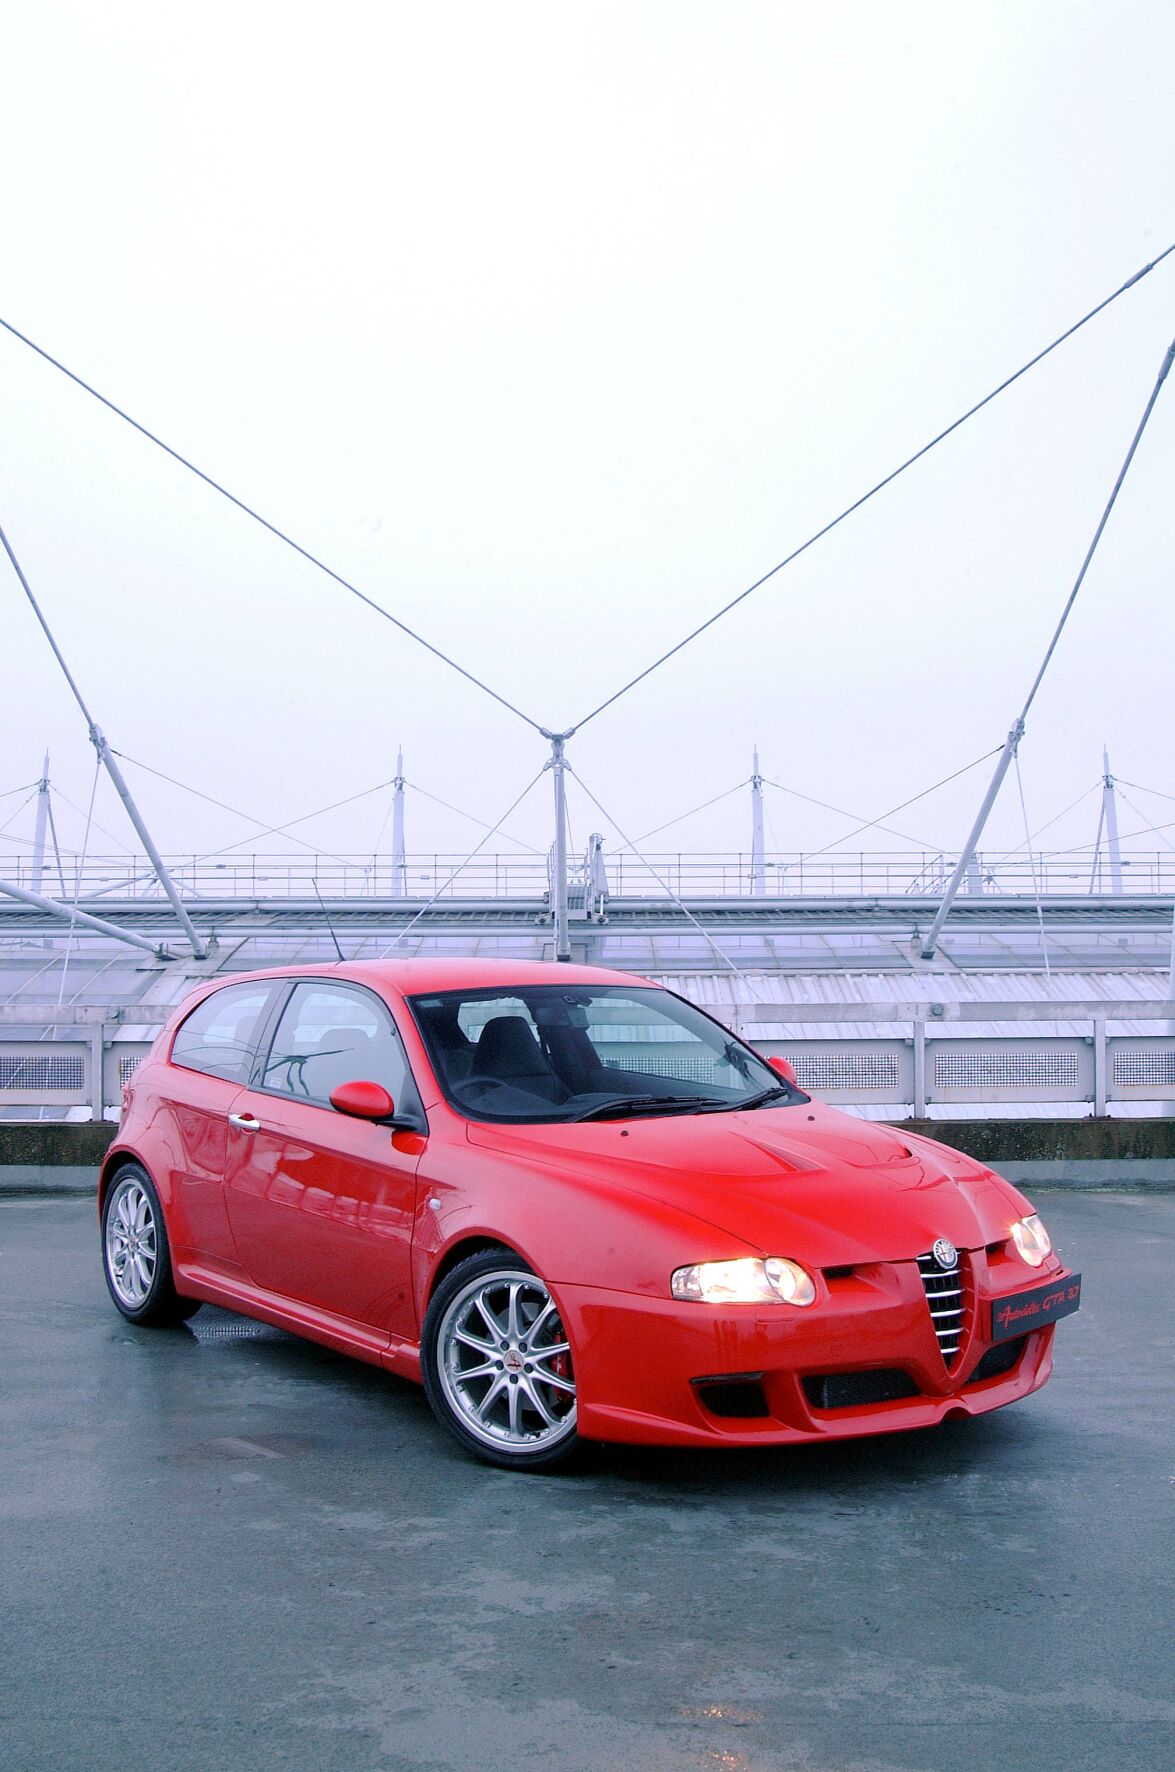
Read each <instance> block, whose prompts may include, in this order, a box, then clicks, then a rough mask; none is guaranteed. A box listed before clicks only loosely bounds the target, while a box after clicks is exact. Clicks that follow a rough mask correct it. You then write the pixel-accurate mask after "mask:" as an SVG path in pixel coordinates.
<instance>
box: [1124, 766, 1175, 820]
mask: <svg viewBox="0 0 1175 1772" xmlns="http://www.w3.org/2000/svg"><path fill="white" fill-rule="evenodd" d="M1114 782H1115V785H1116V784H1117V783H1118V782H1121V783H1122V785H1123V787H1127V788H1133V789H1134V791H1135V793H1136V794H1154V796H1155V798H1156V799H1158V800H1175V794H1165V793H1164V792H1163V790H1162V788H1144V787H1143V785H1142V783H1141V782H1140V781H1127V780H1126V778H1125V776H1123V775H1115V776H1114ZM1135 810H1136V811H1137V810H1138V809H1137V807H1136V808H1135ZM1138 816H1139V818H1141V817H1142V816H1143V815H1142V813H1141V812H1139V814H1138Z"/></svg>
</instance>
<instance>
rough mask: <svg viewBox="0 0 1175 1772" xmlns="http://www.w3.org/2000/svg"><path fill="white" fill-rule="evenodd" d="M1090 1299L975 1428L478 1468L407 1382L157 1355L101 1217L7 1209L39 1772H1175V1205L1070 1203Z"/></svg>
mask: <svg viewBox="0 0 1175 1772" xmlns="http://www.w3.org/2000/svg"><path fill="white" fill-rule="evenodd" d="M1040 1205H1041V1208H1042V1211H1043V1214H1044V1216H1045V1217H1046V1219H1047V1221H1048V1222H1049V1223H1050V1226H1051V1228H1052V1230H1053V1234H1054V1237H1055V1238H1056V1240H1057V1242H1058V1243H1059V1245H1060V1247H1061V1250H1062V1253H1063V1254H1064V1255H1065V1257H1066V1259H1067V1260H1069V1261H1070V1262H1071V1263H1072V1264H1073V1265H1074V1266H1076V1267H1079V1268H1080V1269H1081V1270H1082V1271H1083V1273H1084V1276H1085V1279H1084V1299H1083V1306H1082V1310H1081V1312H1080V1314H1079V1315H1078V1316H1077V1317H1075V1318H1072V1319H1070V1320H1068V1321H1066V1322H1064V1323H1062V1324H1061V1325H1060V1327H1059V1329H1058V1341H1059V1357H1058V1367H1057V1372H1056V1374H1055V1376H1054V1378H1053V1380H1052V1382H1051V1383H1050V1384H1049V1385H1048V1386H1047V1387H1046V1388H1045V1390H1044V1391H1042V1392H1040V1393H1039V1394H1038V1395H1037V1396H1035V1397H1032V1398H1029V1399H1028V1400H1026V1401H1025V1402H1022V1403H1019V1404H1017V1405H1014V1406H1013V1407H1012V1408H1010V1409H1007V1410H1004V1411H1002V1412H1000V1413H997V1414H995V1415H993V1416H989V1417H987V1418H985V1419H984V1420H982V1421H978V1422H970V1423H960V1424H950V1425H947V1426H944V1427H941V1428H937V1429H933V1430H930V1431H927V1432H921V1433H916V1434H903V1435H893V1436H887V1437H885V1438H881V1439H873V1440H863V1441H857V1442H855V1443H852V1444H845V1445H841V1446H838V1447H818V1448H807V1447H805V1448H800V1449H792V1450H779V1451H772V1452H758V1453H744V1454H738V1455H736V1454H727V1453H713V1454H697V1453H689V1454H683V1453H676V1452H675V1453H668V1452H658V1451H654V1450H633V1449H619V1448H612V1449H602V1450H599V1451H597V1452H594V1453H593V1455H592V1456H591V1458H590V1459H589V1461H588V1463H587V1465H586V1468H584V1469H583V1470H582V1471H580V1472H578V1473H576V1474H573V1475H567V1476H559V1477H521V1476H514V1475H510V1474H507V1473H500V1472H496V1471H493V1470H490V1469H487V1468H485V1467H483V1466H480V1465H477V1464H475V1463H472V1462H468V1461H467V1460H466V1459H465V1458H464V1457H463V1456H462V1454H461V1453H460V1452H459V1450H458V1449H457V1448H456V1447H455V1445H454V1444H453V1442H452V1441H450V1439H449V1438H448V1436H447V1435H446V1434H445V1433H444V1432H443V1431H442V1430H441V1429H440V1428H439V1427H438V1426H437V1425H436V1424H435V1423H434V1422H433V1420H432V1417H431V1416H430V1414H429V1412H428V1409H427V1406H426V1404H425V1402H424V1398H423V1394H422V1393H421V1392H420V1391H418V1390H417V1389H415V1388H414V1387H413V1386H411V1385H408V1384H406V1383H403V1382H401V1381H398V1380H396V1379H394V1378H391V1377H389V1376H386V1375H384V1374H381V1373H379V1372H377V1371H375V1370H374V1369H372V1368H368V1367H365V1366H361V1365H358V1364H355V1363H353V1362H350V1361H347V1360H344V1359H342V1358H341V1357H337V1356H335V1355H333V1354H330V1353H328V1352H326V1351H324V1350H320V1349H317V1348H314V1347H312V1346H310V1345H309V1344H307V1343H304V1342H299V1341H296V1340H294V1339H292V1338H291V1337H288V1336H285V1335H282V1334H279V1333H278V1332H277V1331H274V1330H268V1329H266V1330H262V1329H260V1328H259V1327H256V1328H255V1327H253V1326H250V1325H246V1324H245V1323H244V1322H243V1321H242V1319H239V1318H232V1317H229V1316H227V1315H225V1314H224V1313H221V1312H213V1311H207V1310H206V1311H203V1312H201V1313H200V1314H199V1315H198V1316H197V1317H196V1318H195V1319H194V1320H193V1323H192V1324H191V1325H190V1328H189V1329H188V1330H177V1331H167V1332H162V1331H150V1330H134V1329H131V1328H130V1327H129V1326H128V1325H126V1324H125V1323H124V1322H123V1321H122V1319H121V1318H120V1317H118V1316H117V1315H116V1313H115V1311H114V1308H113V1306H112V1305H111V1304H110V1303H109V1301H108V1298H107V1295H106V1291H105V1288H104V1285H103V1282H102V1278H101V1274H100V1271H99V1265H98V1239H97V1233H96V1228H95V1223H94V1208H93V1204H92V1202H90V1201H80V1200H68V1199H66V1200H63V1199H35V1198H25V1199H11V1200H5V1201H0V1262H2V1267H0V1275H2V1279H3V1288H2V1292H0V1534H2V1536H0V1767H3V1768H4V1772H34V1769H35V1772H45V1769H48V1768H54V1769H56V1768H62V1769H66V1768H68V1769H69V1772H105V1769H107V1768H111V1769H114V1768H117V1769H118V1772H140V1769H142V1772H147V1769H148V1768H150V1769H151V1772H157V1769H158V1768H160V1767H165V1768H167V1769H168V1772H213V1769H220V1768H231V1769H233V1772H236V1769H240V1772H253V1769H254V1768H256V1769H265V1772H268V1769H270V1768H295V1769H297V1772H302V1769H305V1772H364V1769H366V1768H379V1769H380V1772H385V1769H386V1772H400V1769H401V1768H412V1769H413V1772H466V1769H467V1768H477V1769H478V1772H507V1769H513V1768H515V1767H520V1768H521V1767H527V1766H543V1767H544V1768H554V1769H557V1772H613V1769H619V1768H625V1769H639V1772H760V1769H761V1772H783V1769H787V1772H923V1769H927V1772H929V1769H930V1768H934V1769H935V1772H956V1769H959V1772H961V1769H962V1768H993V1769H998V1772H1004V1769H1011V1768H1016V1769H1020V1768H1025V1769H1034V1768H1036V1767H1038V1766H1039V1767H1049V1768H1053V1767H1063V1768H1065V1769H1066V1772H1073V1769H1080V1768H1099V1769H1101V1768H1114V1769H1115V1772H1118V1769H1135V1768H1139V1769H1141V1768H1147V1769H1148V1772H1149V1769H1152V1768H1153V1769H1155V1772H1158V1769H1159V1768H1162V1769H1163V1772H1169V1769H1170V1768H1171V1767H1172V1766H1173V1765H1175V1673H1173V1668H1175V1654H1173V1648H1172V1640H1173V1639H1172V1619H1173V1611H1172V1588H1173V1572H1175V1535H1173V1533H1172V1512H1173V1510H1175V1429H1173V1422H1175V1385H1173V1360H1172V1355H1173V1351H1175V1342H1173V1336H1172V1316H1173V1312H1172V1299H1171V1293H1172V1246H1173V1239H1175V1196H1172V1195H1169V1194H1168V1195H1155V1194H1150V1195H1143V1194H1140V1195H1130V1194H1109V1195H1107V1194H1096V1195H1095V1194H1089V1195H1079V1194H1074V1193H1072V1192H1066V1193H1064V1194H1061V1193H1057V1194H1053V1195H1049V1196H1044V1195H1042V1196H1040Z"/></svg>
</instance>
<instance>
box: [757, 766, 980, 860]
mask: <svg viewBox="0 0 1175 1772" xmlns="http://www.w3.org/2000/svg"><path fill="white" fill-rule="evenodd" d="M1000 749H1001V746H999V745H998V744H997V745H993V746H992V748H991V750H990V751H984V753H983V755H982V757H976V758H975V760H974V762H972V763H964V765H963V767H962V768H961V769H956V770H955V771H954V773H953V774H951V775H944V776H943V778H942V780H941V781H936V782H935V783H934V784H933V786H932V787H928V788H923V789H922V792H921V793H920V794H912V795H911V796H910V798H909V799H908V800H903V801H902V803H901V805H900V806H891V807H890V809H889V811H888V812H883V813H882V814H881V817H880V818H871V819H869V820H868V821H867V823H865V824H862V825H858V826H857V828H856V830H855V831H849V832H848V833H847V834H846V835H845V836H843V837H836V838H834V840H833V841H832V842H831V843H825V845H824V847H823V848H822V849H813V850H811V851H810V853H809V854H807V855H805V857H804V860H805V861H815V859H816V857H817V856H818V855H826V854H827V853H828V851H829V850H830V849H837V848H839V847H840V845H841V844H842V843H850V842H851V841H852V839H853V838H854V837H859V836H860V835H861V832H862V831H871V830H875V829H876V830H884V829H885V825H884V824H883V823H882V820H883V819H887V818H892V817H893V816H894V814H895V812H904V811H905V810H906V807H907V806H914V805H916V804H917V802H918V801H919V800H925V799H927V798H928V796H929V795H931V794H934V793H937V792H938V790H939V788H945V787H946V786H947V785H948V783H950V782H952V781H958V779H959V777H960V776H961V775H967V774H968V773H969V772H970V771H971V770H972V769H978V767H979V765H980V764H981V763H986V762H987V760H988V758H989V757H994V756H995V755H996V753H997V752H998V751H999V750H1000ZM771 785H772V786H773V787H774V786H776V785H777V784H776V783H774V782H773V783H772V784H771ZM906 840H907V842H909V841H910V839H909V838H907V839H906ZM933 847H935V845H933V844H931V848H933Z"/></svg>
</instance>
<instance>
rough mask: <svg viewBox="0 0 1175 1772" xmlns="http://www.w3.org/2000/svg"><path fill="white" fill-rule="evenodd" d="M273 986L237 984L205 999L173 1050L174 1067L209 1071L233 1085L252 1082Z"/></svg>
mask: <svg viewBox="0 0 1175 1772" xmlns="http://www.w3.org/2000/svg"><path fill="white" fill-rule="evenodd" d="M272 990H273V985H272V984H271V983H270V982H269V981H268V980H266V982H265V983H264V984H235V985H229V986H228V988H227V989H226V990H223V991H214V992H213V993H212V995H211V996H210V997H205V999H204V1001H203V1002H202V1003H201V1004H199V1005H198V1006H197V1007H196V1008H195V1009H193V1011H192V1013H191V1014H190V1015H189V1016H188V1018H187V1020H186V1021H185V1022H183V1023H182V1025H181V1026H180V1029H179V1031H178V1033H177V1034H176V1036H175V1040H174V1042H173V1044H172V1048H171V1062H172V1064H181V1065H183V1066H184V1068H185V1069H186V1070H190V1071H206V1072H207V1073H208V1075H209V1076H212V1077H224V1078H226V1079H227V1081H228V1082H230V1083H244V1082H247V1081H248V1075H249V1060H250V1057H251V1053H252V1046H253V1039H254V1036H255V1035H256V1032H257V1026H258V1023H259V1022H260V1020H261V1017H262V1014H263V1013H264V1010H265V1005H266V1004H267V1003H268V1001H269V998H270V993H271V992H272Z"/></svg>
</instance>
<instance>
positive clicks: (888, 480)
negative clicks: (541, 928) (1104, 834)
mask: <svg viewBox="0 0 1175 1772" xmlns="http://www.w3.org/2000/svg"><path fill="white" fill-rule="evenodd" d="M1173 252H1175V242H1172V244H1171V245H1170V246H1168V247H1167V248H1166V250H1165V251H1163V252H1160V253H1159V255H1158V257H1157V258H1153V259H1151V261H1150V263H1149V264H1145V265H1143V267H1142V269H1141V270H1138V271H1135V273H1134V275H1133V277H1128V278H1127V280H1126V282H1125V283H1123V284H1121V285H1120V287H1119V288H1117V289H1115V290H1114V292H1113V294H1112V295H1108V296H1106V298H1105V300H1104V301H1100V302H1099V303H1098V305H1097V306H1096V308H1091V309H1090V310H1089V312H1088V314H1083V315H1082V317H1081V319H1080V320H1077V321H1075V322H1074V324H1073V325H1072V326H1070V327H1068V328H1067V329H1066V331H1064V332H1062V333H1061V334H1060V336H1059V337H1058V338H1055V339H1054V340H1053V342H1052V344H1050V345H1046V346H1045V348H1044V350H1043V351H1038V352H1037V353H1036V355H1035V357H1030V358H1029V360H1028V362H1027V363H1024V364H1022V365H1021V367H1020V368H1019V369H1017V370H1016V371H1015V372H1014V373H1013V374H1012V375H1009V376H1007V377H1006V378H1005V380H1003V381H1002V382H1000V384H999V386H998V387H995V388H993V389H992V390H991V392H990V393H989V394H985V395H984V396H983V399H982V400H977V401H976V403H975V405H974V406H970V407H968V409H967V411H966V412H964V413H963V414H962V415H961V416H960V417H959V418H957V419H955V421H954V423H953V424H949V425H948V426H947V427H946V429H945V430H943V431H939V433H938V435H937V436H935V437H932V438H931V439H930V441H929V442H928V443H924V444H923V445H922V447H921V449H918V450H916V451H915V453H914V454H913V455H911V456H908V457H907V458H906V460H905V461H904V462H902V463H901V465H900V466H899V467H896V468H894V469H893V470H892V472H891V473H888V474H887V475H886V476H885V478H884V479H883V480H878V482H877V484H876V485H875V486H871V487H870V488H869V490H868V492H864V493H862V494H861V496H860V498H857V499H854V500H853V502H852V504H851V505H848V506H846V508H845V509H844V510H843V511H841V513H840V515H839V516H836V517H834V518H833V519H832V521H831V522H830V523H825V524H824V526H823V528H821V529H818V530H817V531H816V533H815V534H814V535H810V536H809V537H808V539H807V541H804V542H801V543H800V545H799V547H798V548H793V549H792V552H791V553H790V554H788V555H786V556H785V557H784V559H782V560H780V561H779V562H778V564H777V565H775V566H772V567H771V569H770V571H768V572H765V573H763V575H762V577H760V578H757V579H756V580H755V582H754V584H751V585H748V586H747V588H746V590H745V591H740V592H739V594H738V596H737V597H732V598H731V599H730V601H729V603H724V604H723V605H722V608H721V609H719V610H717V611H716V612H715V613H714V614H713V615H711V616H710V617H709V618H708V620H706V621H704V622H702V623H701V624H700V625H699V626H698V627H696V628H694V629H693V630H692V632H690V633H688V634H686V636H685V638H684V639H682V640H679V641H678V642H677V644H676V645H675V646H671V647H670V648H669V650H668V652H663V653H662V654H661V656H660V658H655V659H654V660H653V662H652V664H650V665H646V666H645V668H644V670H643V671H640V672H639V673H638V674H637V675H636V676H635V677H632V678H631V679H630V680H629V681H628V682H627V683H625V684H624V686H623V688H620V689H618V690H617V691H616V692H615V694H614V695H610V696H609V697H608V699H607V700H606V701H602V702H601V703H600V705H599V707H596V708H593V709H592V711H591V713H590V714H585V715H584V717H583V719H582V720H579V721H577V723H576V724H575V725H574V726H572V727H569V728H568V730H567V732H566V733H565V734H564V737H567V738H570V737H571V735H572V733H574V732H578V731H580V730H581V729H582V728H583V727H584V726H586V725H587V723H588V721H589V720H594V719H595V717H596V715H597V714H602V713H603V712H604V709H605V708H610V707H611V706H612V704H613V702H616V701H619V700H620V697H621V696H622V695H627V694H628V692H629V690H630V689H635V688H636V686H637V684H638V683H643V682H644V680H645V678H646V677H648V676H651V675H652V673H653V672H654V671H655V670H658V669H659V668H660V666H661V665H663V664H667V663H668V661H669V660H670V659H671V658H673V657H675V656H676V654H677V653H679V652H680V651H681V650H682V649H683V647H686V646H688V645H689V644H690V642H691V641H693V640H696V639H697V638H698V636H699V635H700V634H704V633H705V632H706V630H707V629H708V628H712V627H713V626H714V624H715V622H718V621H721V620H722V617H723V616H724V615H729V614H730V611H731V610H732V609H736V608H737V607H738V605H739V604H740V603H744V602H745V601H746V599H747V598H748V597H750V596H752V595H753V594H754V592H755V591H757V590H760V589H761V588H762V587H763V585H765V584H766V583H767V582H768V580H769V579H772V578H774V577H775V576H776V574H777V573H780V572H782V571H783V569H784V567H785V566H790V565H791V564H792V562H793V561H794V560H798V559H799V557H800V555H801V554H806V553H807V551H808V549H809V548H811V547H814V546H815V544H816V543H817V542H818V541H822V540H823V538H824V537H825V536H826V535H829V534H830V533H831V532H832V530H834V529H836V528H837V527H838V526H839V525H840V524H841V523H843V522H844V521H845V519H846V518H847V517H851V516H852V515H853V513H854V512H855V511H859V510H860V509H861V507H862V505H865V504H868V502H869V500H870V499H871V498H875V497H876V496H877V494H878V493H879V492H882V491H884V489H885V488H886V487H887V486H891V485H892V484H893V482H894V481H895V480H896V479H897V478H898V477H899V475H901V474H904V473H905V472H906V470H907V468H912V467H913V466H914V464H915V462H919V461H921V460H922V458H923V456H926V455H929V454H930V451H931V450H932V449H935V448H937V447H938V445H939V444H940V443H943V442H945V440H946V439H947V438H948V437H949V436H951V435H952V434H953V433H954V432H955V431H957V430H958V429H959V428H960V427H961V426H962V425H965V424H966V423H967V420H968V419H970V418H974V417H975V414H976V413H977V412H982V411H983V408H984V407H985V406H990V404H991V402H992V401H993V400H995V399H997V398H998V396H999V395H1000V394H1002V393H1005V392H1006V391H1007V389H1008V388H1010V387H1012V385H1013V384H1014V383H1015V382H1018V381H1019V380H1020V378H1021V376H1024V375H1027V374H1028V371H1029V370H1030V369H1035V367H1036V365H1037V364H1038V363H1042V362H1043V361H1044V359H1045V358H1046V357H1048V356H1050V355H1051V354H1052V352H1053V351H1055V350H1057V349H1058V347H1059V346H1061V345H1063V344H1064V343H1065V342H1066V341H1067V340H1068V339H1071V338H1072V337H1073V336H1074V334H1075V333H1077V332H1080V331H1081V328H1082V327H1083V326H1087V325H1088V324H1089V322H1090V321H1091V320H1093V319H1096V317H1097V315H1098V314H1101V313H1103V312H1104V311H1105V309H1106V308H1108V307H1109V306H1110V305H1111V304H1112V303H1113V302H1116V301H1117V300H1118V297H1119V296H1121V295H1125V293H1126V291H1127V290H1128V289H1132V288H1133V287H1134V285H1135V284H1136V283H1140V282H1141V281H1142V279H1143V278H1144V277H1146V276H1149V274H1150V272H1151V271H1153V270H1154V269H1155V267H1156V266H1157V265H1160V264H1162V262H1163V260H1164V259H1165V258H1168V257H1170V255H1171V253H1173ZM2 324H3V322H2V321H0V325H2ZM1095 545H1096V538H1095ZM1062 625H1063V624H1062ZM1054 645H1055V641H1054ZM1048 656H1049V657H1051V656H1052V653H1051V649H1050V652H1049V655H1048ZM1047 664H1048V657H1046V659H1045V665H1046V666H1047ZM1042 675H1043V670H1042ZM1035 693H1036V686H1035V685H1034V686H1033V694H1035ZM1029 699H1030V700H1031V697H1030V698H1029Z"/></svg>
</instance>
